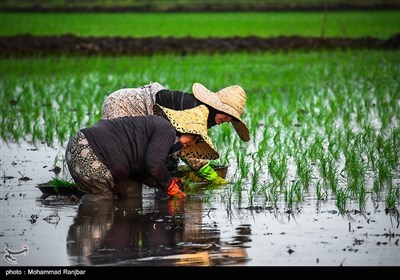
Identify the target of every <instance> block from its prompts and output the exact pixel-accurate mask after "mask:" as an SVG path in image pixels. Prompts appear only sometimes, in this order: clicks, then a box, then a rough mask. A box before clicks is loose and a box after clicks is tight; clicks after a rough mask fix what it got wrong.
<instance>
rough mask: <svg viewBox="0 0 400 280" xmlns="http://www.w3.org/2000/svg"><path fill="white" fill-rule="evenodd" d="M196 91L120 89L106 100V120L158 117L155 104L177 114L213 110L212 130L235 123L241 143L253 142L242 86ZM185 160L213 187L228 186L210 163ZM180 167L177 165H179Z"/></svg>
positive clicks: (151, 87) (157, 86)
mask: <svg viewBox="0 0 400 280" xmlns="http://www.w3.org/2000/svg"><path fill="white" fill-rule="evenodd" d="M192 91H193V94H190V93H185V92H180V91H170V90H168V89H166V88H165V87H163V86H162V85H160V84H159V83H150V84H148V85H145V86H142V87H139V88H126V89H120V90H117V91H115V92H113V93H111V94H110V95H109V96H108V97H107V98H106V99H105V101H104V103H103V118H105V119H112V118H117V117H122V116H143V115H153V114H157V112H155V111H154V110H153V106H154V105H155V104H158V105H161V106H164V107H166V108H170V109H173V110H185V109H189V108H194V107H196V106H199V105H205V106H207V108H208V109H209V115H208V120H207V127H208V128H210V127H212V126H214V125H219V124H222V123H224V122H229V123H232V125H233V127H234V128H235V130H236V132H237V133H238V135H239V137H240V139H242V140H243V141H245V142H247V141H249V140H250V135H249V130H248V128H247V126H246V125H245V124H244V122H243V121H242V120H241V115H242V114H243V111H244V106H245V103H246V93H245V91H244V90H243V89H242V88H241V87H240V86H238V85H234V86H229V87H226V88H223V89H221V90H219V91H217V92H216V93H214V92H212V91H210V90H209V89H207V88H206V87H205V86H203V85H202V84H200V83H195V84H194V85H193V87H192ZM182 159H183V160H184V161H185V162H186V163H187V164H188V165H189V166H190V167H191V168H192V169H193V170H196V171H197V173H198V174H199V175H200V176H201V177H203V178H205V179H206V180H208V181H209V182H211V183H213V184H226V183H228V182H227V181H226V180H225V179H223V178H221V177H219V176H218V174H217V173H216V172H215V170H213V168H212V167H211V166H210V164H209V163H208V161H207V160H203V159H198V158H194V157H192V158H188V157H186V158H182ZM176 164H177V162H175V165H176ZM175 167H176V166H175Z"/></svg>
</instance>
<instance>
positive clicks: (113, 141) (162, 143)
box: [66, 105, 219, 201]
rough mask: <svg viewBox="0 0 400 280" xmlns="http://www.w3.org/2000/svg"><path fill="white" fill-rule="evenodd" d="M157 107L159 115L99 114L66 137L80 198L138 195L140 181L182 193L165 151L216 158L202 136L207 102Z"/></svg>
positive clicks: (166, 191) (91, 199) (68, 162)
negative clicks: (188, 106) (176, 107)
mask: <svg viewBox="0 0 400 280" xmlns="http://www.w3.org/2000/svg"><path fill="white" fill-rule="evenodd" d="M157 107H158V109H159V111H160V112H162V113H163V116H155V115H150V116H137V117H121V118H115V119H103V120H100V121H99V122H97V123H96V124H94V125H93V126H91V127H88V128H84V129H81V130H80V131H78V132H77V133H76V134H75V135H74V136H73V137H72V138H71V139H70V140H69V142H68V145H67V148H66V161H67V164H68V169H69V171H70V173H71V176H72V178H73V179H74V181H75V182H76V184H77V185H78V189H79V191H80V192H81V193H83V194H84V195H83V196H82V201H98V200H109V199H112V198H113V195H118V196H119V197H137V196H140V195H141V192H142V184H146V185H148V186H149V187H156V188H157V189H158V190H160V191H161V192H162V193H163V194H164V195H169V196H176V197H178V198H181V197H185V196H186V195H185V193H184V192H183V191H182V190H181V189H180V188H179V183H180V182H182V179H180V178H172V177H171V176H170V173H169V172H168V169H167V167H166V163H165V162H166V158H167V157H168V155H170V154H172V155H175V157H178V156H187V157H196V158H201V159H211V160H213V159H217V158H218V157H219V155H218V152H217V151H216V150H215V148H214V146H213V144H212V142H211V139H210V138H209V137H208V135H207V116H208V109H207V107H206V106H204V105H201V106H198V107H195V108H192V109H188V110H183V111H175V110H171V109H167V108H165V107H161V106H157Z"/></svg>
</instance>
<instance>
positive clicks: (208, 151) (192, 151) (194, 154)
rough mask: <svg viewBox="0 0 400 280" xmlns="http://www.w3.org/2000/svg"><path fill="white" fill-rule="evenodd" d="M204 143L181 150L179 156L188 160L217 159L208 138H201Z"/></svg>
mask: <svg viewBox="0 0 400 280" xmlns="http://www.w3.org/2000/svg"><path fill="white" fill-rule="evenodd" d="M202 139H203V140H204V141H201V142H198V143H196V145H193V146H190V147H188V148H183V149H182V150H181V151H180V153H179V155H180V156H183V157H189V158H201V159H208V160H214V159H218V158H219V154H218V152H217V151H216V150H215V148H214V146H213V145H212V143H211V142H210V139H209V138H208V137H205V138H202Z"/></svg>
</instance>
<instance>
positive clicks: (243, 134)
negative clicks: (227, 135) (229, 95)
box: [192, 83, 250, 142]
mask: <svg viewBox="0 0 400 280" xmlns="http://www.w3.org/2000/svg"><path fill="white" fill-rule="evenodd" d="M192 91H193V94H194V96H195V97H196V99H198V100H200V101H201V102H203V103H205V104H207V105H209V106H211V107H213V108H214V109H216V110H218V111H221V112H224V113H226V114H228V115H231V116H232V117H234V118H236V119H237V120H238V121H232V125H233V127H234V128H235V130H236V133H237V134H238V135H239V137H240V139H242V140H243V141H244V142H248V141H249V140H250V133H249V129H248V128H247V126H246V124H245V123H244V122H243V121H242V119H241V118H240V115H238V113H237V112H236V111H235V110H234V109H232V108H231V107H228V106H226V105H225V104H224V103H222V102H221V101H220V100H219V99H218V96H217V94H216V93H214V92H212V91H211V90H209V89H208V88H206V87H205V86H203V85H202V84H200V83H194V84H193V88H192ZM213 94H215V96H213Z"/></svg>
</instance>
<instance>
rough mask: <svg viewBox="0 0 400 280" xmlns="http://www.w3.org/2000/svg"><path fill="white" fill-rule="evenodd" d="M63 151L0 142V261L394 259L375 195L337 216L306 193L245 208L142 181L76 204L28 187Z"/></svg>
mask: <svg viewBox="0 0 400 280" xmlns="http://www.w3.org/2000/svg"><path fill="white" fill-rule="evenodd" d="M62 154H63V150H62V149H50V148H46V147H45V146H43V145H39V146H38V147H37V149H36V148H34V147H33V146H31V145H27V144H23V145H16V144H11V145H9V144H6V143H4V142H1V171H0V172H1V176H2V180H1V193H0V203H1V223H0V224H1V230H0V238H1V239H0V240H1V243H0V246H1V248H0V251H1V261H0V263H1V266H5V267H12V266H150V265H151V266H153V265H156V266H184V265H191V266H341V265H343V266H399V265H400V244H399V239H400V230H399V218H398V214H397V213H392V212H387V211H385V204H384V202H383V201H381V202H372V201H368V202H367V204H366V211H365V212H364V213H359V212H358V211H356V210H352V209H358V207H357V204H354V205H352V206H350V208H349V209H350V210H349V212H348V213H347V214H346V215H340V214H339V213H338V210H337V207H336V206H335V201H334V200H328V201H324V202H317V201H315V200H314V198H313V197H314V196H310V197H309V198H306V199H305V201H304V202H303V203H301V204H299V205H297V206H296V207H294V208H293V209H287V208H285V206H284V204H283V203H282V204H280V205H279V206H278V207H277V208H270V207H265V206H264V204H262V203H261V202H259V203H255V205H258V206H256V207H252V208H249V207H248V203H247V201H246V196H245V194H244V196H243V197H242V200H241V203H238V200H237V197H235V196H233V197H232V201H231V203H228V199H227V196H226V192H227V190H226V189H220V190H218V191H217V193H216V194H215V195H213V196H212V197H211V198H209V199H206V197H205V196H204V195H202V194H198V195H189V196H188V198H187V200H186V201H184V202H178V203H173V202H172V201H165V200H157V199H156V197H155V196H154V191H153V190H152V189H147V188H145V190H144V196H143V199H139V200H138V199H132V200H125V201H113V202H110V203H102V204H100V205H96V204H92V205H80V204H79V202H77V201H75V200H74V199H73V198H70V197H68V196H48V197H44V196H42V193H41V191H40V190H39V189H37V188H36V185H37V184H39V183H43V182H47V181H49V180H50V179H51V178H53V177H55V176H56V174H55V173H54V171H53V167H54V164H55V163H56V165H58V166H60V167H62V164H61V162H60V161H57V160H55V159H56V158H57V156H60V155H62ZM67 175H68V174H67V173H66V170H62V172H61V173H60V174H59V175H58V176H61V177H62V178H65V176H67ZM229 176H230V174H229V172H228V178H229ZM17 253H18V254H17Z"/></svg>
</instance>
